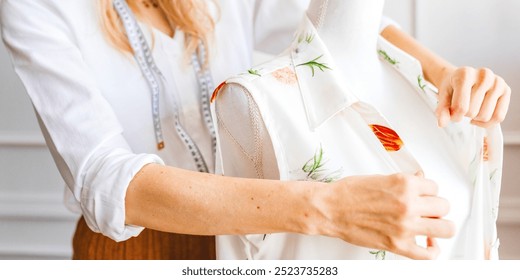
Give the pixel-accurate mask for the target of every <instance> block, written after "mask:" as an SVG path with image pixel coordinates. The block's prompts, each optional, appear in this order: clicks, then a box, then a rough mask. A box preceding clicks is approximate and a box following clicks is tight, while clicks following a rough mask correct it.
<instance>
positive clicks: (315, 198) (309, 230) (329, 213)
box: [302, 182, 338, 237]
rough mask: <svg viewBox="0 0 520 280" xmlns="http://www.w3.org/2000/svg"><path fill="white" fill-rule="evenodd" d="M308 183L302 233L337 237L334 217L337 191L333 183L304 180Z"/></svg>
mask: <svg viewBox="0 0 520 280" xmlns="http://www.w3.org/2000/svg"><path fill="white" fill-rule="evenodd" d="M306 183H308V184H309V190H308V195H307V196H306V201H305V204H306V205H307V208H306V211H305V213H304V215H303V216H304V219H303V224H302V226H303V227H302V229H303V233H304V234H308V235H324V236H330V237H337V236H338V234H336V232H337V231H336V230H335V227H336V225H335V223H334V221H337V219H335V218H334V216H335V214H334V213H335V212H336V211H334V210H336V207H335V205H336V206H337V203H335V201H336V198H337V195H338V192H335V191H334V190H335V188H336V185H335V184H325V183H316V182H312V183H310V182H306Z"/></svg>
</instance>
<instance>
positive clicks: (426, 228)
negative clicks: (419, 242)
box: [415, 218, 455, 238]
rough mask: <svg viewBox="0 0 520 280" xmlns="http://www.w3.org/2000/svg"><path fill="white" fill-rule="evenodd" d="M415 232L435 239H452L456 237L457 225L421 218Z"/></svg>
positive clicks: (450, 222)
mask: <svg viewBox="0 0 520 280" xmlns="http://www.w3.org/2000/svg"><path fill="white" fill-rule="evenodd" d="M415 232H416V234H417V235H423V236H429V237H434V238H451V237H453V236H454V235H455V224H454V223H453V222H452V221H449V220H444V219H437V218H421V219H419V220H418V221H417V223H416V229H415Z"/></svg>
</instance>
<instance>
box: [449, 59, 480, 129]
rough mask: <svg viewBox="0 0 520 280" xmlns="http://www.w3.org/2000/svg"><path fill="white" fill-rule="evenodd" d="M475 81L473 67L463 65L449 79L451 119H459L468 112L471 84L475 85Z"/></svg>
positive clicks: (456, 120)
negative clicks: (451, 91)
mask: <svg viewBox="0 0 520 280" xmlns="http://www.w3.org/2000/svg"><path fill="white" fill-rule="evenodd" d="M475 82H476V71H475V69H473V68H470V67H464V68H462V69H459V70H457V71H455V74H454V76H453V77H452V79H451V86H452V87H453V96H452V99H451V106H450V114H451V120H452V121H455V122H459V121H461V120H462V118H463V117H464V116H465V115H466V113H467V112H468V110H469V108H470V102H471V99H472V96H471V90H472V88H473V85H475Z"/></svg>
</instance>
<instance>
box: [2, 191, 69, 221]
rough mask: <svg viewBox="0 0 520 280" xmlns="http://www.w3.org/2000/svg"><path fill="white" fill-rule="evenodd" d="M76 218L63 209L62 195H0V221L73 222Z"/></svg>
mask: <svg viewBox="0 0 520 280" xmlns="http://www.w3.org/2000/svg"><path fill="white" fill-rule="evenodd" d="M78 218H79V214H76V213H72V212H71V211H69V210H68V209H67V208H66V207H65V205H64V203H63V195H57V194H14V193H7V194H0V221H13V220H14V221H43V222H74V221H77V219H78Z"/></svg>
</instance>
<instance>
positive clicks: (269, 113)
mask: <svg viewBox="0 0 520 280" xmlns="http://www.w3.org/2000/svg"><path fill="white" fill-rule="evenodd" d="M374 51H377V53H378V55H379V56H380V58H381V61H382V63H385V64H386V65H387V66H385V67H386V69H387V70H386V71H388V75H396V73H397V74H398V75H397V76H396V77H398V78H397V79H401V80H402V81H401V84H399V86H397V87H396V88H392V89H389V92H388V95H389V98H390V99H392V98H393V99H395V100H394V102H395V103H392V102H386V101H385V102H381V103H379V104H375V102H374V104H371V102H368V101H366V98H363V99H360V98H359V97H363V96H361V95H356V94H355V93H353V92H352V91H351V90H349V88H348V85H347V84H345V82H344V81H343V80H342V79H341V77H339V76H338V74H337V73H335V71H334V69H336V65H337V64H336V63H337V62H335V61H333V59H332V57H331V55H330V54H329V52H328V50H327V47H326V46H325V44H324V43H323V42H322V41H321V39H320V38H319V36H318V34H317V32H316V30H315V28H314V26H313V25H312V23H311V22H310V21H309V20H308V19H307V18H305V19H304V21H303V23H302V25H301V27H300V29H299V31H298V33H297V36H296V39H295V42H294V43H293V45H292V47H291V48H290V49H289V50H288V51H286V52H285V53H284V54H282V55H281V56H279V57H277V58H276V59H274V60H272V61H270V62H267V63H265V64H262V65H259V66H256V67H253V68H252V69H250V70H249V71H248V72H247V73H243V74H240V75H237V76H236V77H233V78H230V79H228V80H227V81H225V82H224V83H222V84H221V85H220V86H219V87H218V88H217V89H216V90H215V93H214V95H213V98H212V102H213V114H214V118H216V116H215V115H216V114H215V103H217V102H218V100H219V93H220V92H221V91H224V90H226V87H233V86H239V87H240V88H242V89H243V90H244V91H247V92H248V94H250V95H251V96H252V98H253V99H254V102H255V103H256V105H257V106H258V109H259V112H260V115H261V118H262V121H263V122H264V124H265V128H266V129H267V132H268V135H269V138H270V140H271V142H272V147H273V149H274V154H275V157H276V164H277V167H278V171H279V177H280V178H279V179H281V180H310V181H321V182H333V181H336V180H338V179H340V178H343V177H346V176H352V175H366V174H392V173H397V172H405V173H412V174H413V173H415V172H417V171H423V172H424V173H425V176H426V177H427V178H429V179H432V180H434V181H436V182H437V183H438V184H439V187H440V195H441V196H444V197H446V198H447V199H448V200H449V201H450V204H451V212H450V214H449V215H448V217H447V218H449V219H451V220H453V221H454V222H455V224H456V226H457V234H456V236H455V237H454V238H451V239H446V240H439V244H440V246H441V250H442V251H441V256H440V258H441V259H497V258H498V238H497V231H496V220H497V216H498V200H499V193H500V182H501V175H502V153H503V140H502V133H501V130H500V127H499V126H495V127H492V128H489V129H483V128H479V127H476V126H472V125H470V124H469V122H468V121H464V122H461V123H454V124H451V125H449V126H448V127H446V128H444V129H441V128H438V127H437V123H436V122H435V121H434V120H435V119H434V113H433V112H434V110H435V107H436V105H437V99H436V96H435V95H436V93H435V88H434V87H433V86H432V85H430V84H429V83H428V82H427V81H425V79H424V77H423V74H422V68H421V65H420V63H419V62H418V61H417V60H416V59H415V58H413V57H411V56H409V55H408V54H406V53H404V52H403V51H401V50H400V49H398V48H397V47H395V46H393V45H392V44H390V43H389V42H387V41H386V40H384V39H383V38H380V39H379V42H378V48H377V50H374ZM342 63H344V62H342ZM374 82H377V81H374ZM403 96H404V98H406V99H407V100H408V101H410V100H411V102H415V103H412V104H414V105H413V106H411V107H412V108H405V107H404V106H405V105H403V102H401V101H402V100H403V99H402V98H403ZM400 100H401V101H400ZM407 106H408V105H407ZM409 107H410V106H409ZM396 109H397V111H398V112H400V113H398V114H394V113H392V114H387V115H384V113H385V112H387V113H388V112H396V111H395V110H396ZM392 110H394V111H392ZM410 110H411V111H410ZM219 129H220V128H219ZM421 139H422V140H421ZM218 141H220V140H218ZM218 150H219V151H218V154H217V157H218V163H217V165H220V167H219V169H220V172H221V173H223V174H224V175H226V171H225V170H224V168H223V166H225V163H226V161H230V160H232V159H236V158H237V157H235V156H234V155H230V154H226V153H222V152H221V149H218ZM235 175H236V174H235ZM421 240H422V239H421V238H419V237H418V242H419V243H420V242H421ZM217 242H218V247H217V254H218V257H219V258H220V259H242V258H247V259H402V257H401V256H397V255H394V254H391V253H389V252H385V251H381V250H376V249H372V248H363V247H359V246H355V245H352V244H349V243H347V242H344V241H342V240H339V239H335V238H330V237H324V236H306V235H301V234H291V233H277V234H265V235H264V234H253V235H242V236H219V237H217Z"/></svg>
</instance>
